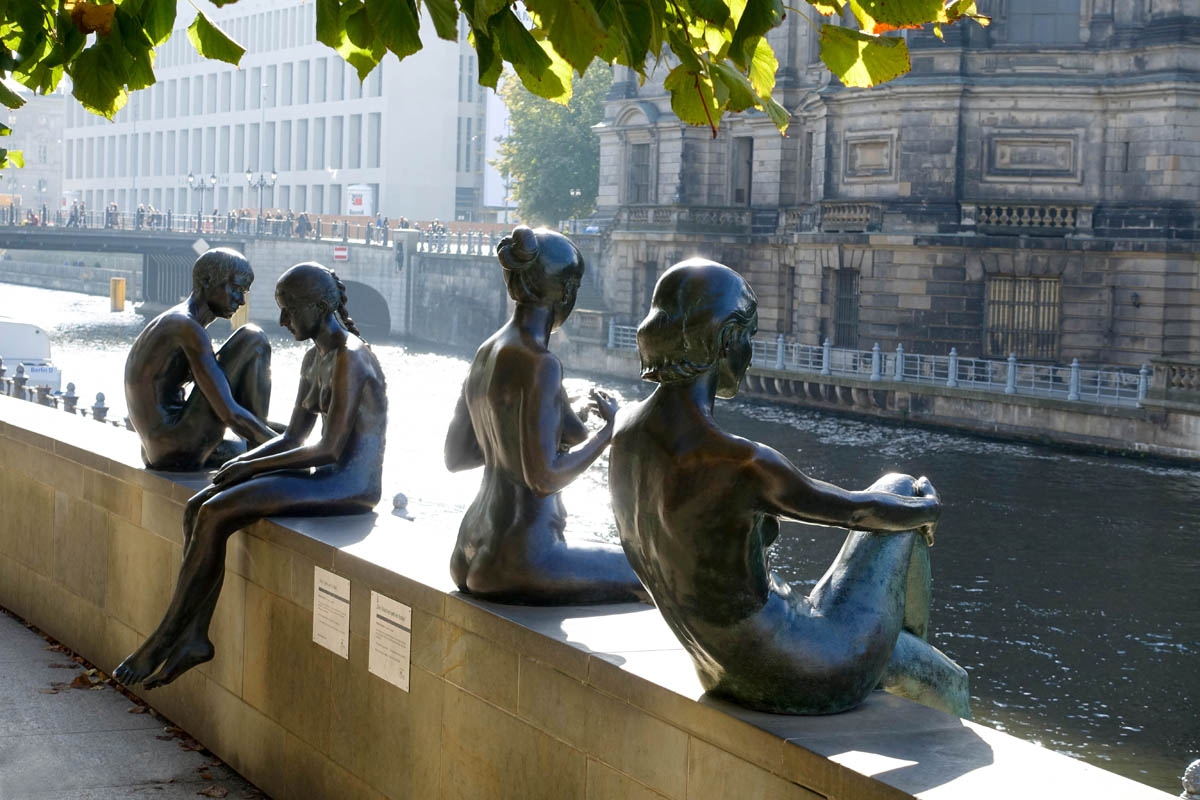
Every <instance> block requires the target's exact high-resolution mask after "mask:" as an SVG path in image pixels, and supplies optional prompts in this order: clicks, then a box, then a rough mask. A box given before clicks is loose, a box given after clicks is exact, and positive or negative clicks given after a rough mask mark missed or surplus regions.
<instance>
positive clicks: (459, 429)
mask: <svg viewBox="0 0 1200 800" xmlns="http://www.w3.org/2000/svg"><path fill="white" fill-rule="evenodd" d="M442 455H443V457H444V458H445V460H446V469H448V470H450V471H451V472H459V471H461V470H464V469H474V468H475V467H482V466H483V449H482V448H480V446H479V438H478V437H477V436H476V435H475V426H474V425H473V424H472V423H471V412H470V411H469V410H468V409H467V387H466V385H465V384H464V385H463V390H462V392H461V393H459V395H458V403H457V405H455V406H454V417H453V418H451V420H450V429H449V430H447V431H446V445H445V447H444V448H443V451H442Z"/></svg>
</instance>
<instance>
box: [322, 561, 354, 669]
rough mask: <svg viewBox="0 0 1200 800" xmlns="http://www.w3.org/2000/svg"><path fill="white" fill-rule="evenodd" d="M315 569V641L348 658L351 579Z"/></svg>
mask: <svg viewBox="0 0 1200 800" xmlns="http://www.w3.org/2000/svg"><path fill="white" fill-rule="evenodd" d="M313 569H314V572H313V641H314V642H316V643H317V644H319V645H321V646H322V647H324V648H325V649H327V650H332V651H333V652H335V653H337V654H338V655H339V656H341V657H342V658H349V657H350V579H349V578H343V577H342V576H341V575H334V574H333V573H332V572H328V571H326V570H323V569H321V568H320V567H314V568H313Z"/></svg>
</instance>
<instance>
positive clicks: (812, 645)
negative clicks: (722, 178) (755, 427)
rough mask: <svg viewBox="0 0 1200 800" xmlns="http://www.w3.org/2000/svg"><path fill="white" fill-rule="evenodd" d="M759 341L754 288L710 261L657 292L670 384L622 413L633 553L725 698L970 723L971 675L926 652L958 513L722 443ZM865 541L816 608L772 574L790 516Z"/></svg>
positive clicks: (819, 590) (617, 449) (665, 376)
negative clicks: (773, 550)
mask: <svg viewBox="0 0 1200 800" xmlns="http://www.w3.org/2000/svg"><path fill="white" fill-rule="evenodd" d="M757 327H758V314H757V299H756V297H755V295H754V292H753V290H752V289H751V288H750V285H749V284H748V283H747V282H746V281H745V280H744V279H743V278H742V277H741V276H740V275H739V274H738V273H736V272H735V271H733V270H731V269H729V268H728V267H725V266H722V265H720V264H716V263H714V262H711V261H706V260H703V259H693V260H690V261H685V262H683V263H681V264H677V265H675V266H674V267H672V268H671V269H669V270H667V271H666V272H665V273H663V275H662V277H661V278H659V280H658V283H657V285H656V286H655V287H654V295H653V300H652V305H651V308H650V312H649V314H648V315H647V316H646V319H645V320H644V321H643V322H642V324H641V326H640V327H639V328H638V333H637V337H638V351H639V353H640V355H641V360H642V367H643V373H642V376H643V378H645V379H646V380H648V381H652V382H654V383H656V384H658V385H657V386H656V387H655V389H654V391H653V392H652V393H651V395H650V396H649V397H648V398H647V399H646V400H643V401H642V402H640V403H635V404H633V405H631V406H629V407H627V408H625V409H622V410H621V412H620V413H619V414H618V416H617V426H616V432H615V434H614V437H613V445H612V452H611V455H610V470H609V485H610V488H611V491H612V500H613V512H614V514H615V516H616V520H617V530H618V532H619V533H620V537H621V544H622V546H623V547H624V548H625V552H626V554H627V555H628V557H629V560H630V562H631V563H632V564H633V568H634V570H635V571H636V572H637V574H638V576H639V577H640V578H641V580H642V582H643V583H644V584H645V586H646V589H647V590H648V591H649V593H650V596H651V598H652V599H653V600H654V602H655V604H656V605H657V606H658V608H659V610H660V611H661V612H662V614H663V617H664V618H665V619H666V621H667V624H668V625H669V626H670V628H671V630H672V631H673V632H674V633H675V635H676V636H677V637H678V638H679V640H680V642H681V643H682V644H683V646H684V647H685V648H686V649H687V651H688V653H689V654H690V655H691V657H692V662H693V664H694V666H695V668H696V672H697V674H698V675H699V677H700V682H701V684H702V685H703V686H704V688H705V689H706V690H708V691H709V692H712V693H713V694H714V695H718V696H722V697H726V698H729V699H731V700H733V701H735V702H737V703H740V704H742V705H745V706H748V707H750V708H754V709H757V710H761V711H768V712H773V713H787V714H829V713H834V712H838V711H845V710H847V709H850V708H853V707H854V706H855V705H857V704H858V703H860V702H862V700H863V699H864V698H866V696H867V695H868V694H869V693H870V692H871V691H872V690H874V689H875V688H876V687H879V686H881V687H882V688H885V689H887V690H888V691H891V692H894V693H896V694H899V695H902V696H905V697H909V698H911V699H914V700H917V701H919V702H922V703H925V704H926V705H930V706H933V707H935V708H939V709H942V710H945V711H949V712H951V713H954V714H958V715H959V716H963V717H969V716H970V707H969V705H968V693H967V675H966V672H965V671H963V669H962V668H961V667H959V666H958V665H957V664H955V663H954V662H953V661H951V660H950V659H949V658H947V657H946V656H945V655H944V654H942V653H941V652H940V651H939V650H937V649H936V648H935V647H933V646H932V645H930V644H929V643H928V642H927V641H926V639H925V637H926V634H927V628H928V622H929V602H930V574H929V545H930V544H932V541H933V532H934V528H935V526H936V524H937V520H938V515H939V513H940V510H941V505H940V502H939V500H938V496H937V493H936V492H935V491H934V488H933V485H932V484H931V483H930V482H929V481H928V480H927V479H926V478H912V477H909V476H907V475H895V474H893V475H886V476H884V477H883V478H881V479H880V480H878V481H876V483H875V484H874V485H873V486H871V487H870V488H868V489H866V490H865V491H848V490H845V489H842V488H839V487H837V486H834V485H832V484H829V483H825V482H823V481H819V480H816V479H814V478H811V477H809V476H808V475H806V474H804V473H803V472H801V471H800V470H799V469H797V468H796V466H795V465H793V464H792V463H791V462H790V461H789V460H788V459H787V458H785V457H784V456H783V455H782V454H780V453H778V452H776V451H775V450H773V449H771V448H770V447H768V446H766V445H764V444H759V443H757V442H752V441H748V440H746V439H743V438H741V437H738V436H734V435H732V434H729V433H726V432H724V431H722V430H721V429H720V428H719V427H718V426H717V424H716V421H715V420H714V419H713V407H714V403H715V400H716V398H718V397H722V398H731V397H733V396H734V395H735V394H736V393H737V390H738V387H739V385H740V383H741V381H742V378H743V377H744V376H745V373H746V370H747V369H748V368H749V366H750V361H751V354H752V348H751V339H752V338H753V336H754V334H755V332H756V330H757ZM780 517H783V518H786V519H791V520H796V521H799V522H806V523H812V524H818V525H830V526H837V527H843V528H850V529H852V530H851V532H850V533H849V535H848V536H847V538H846V541H845V543H844V545H843V546H842V549H841V552H840V553H839V554H838V556H837V558H836V559H835V560H834V562H833V564H832V566H830V568H829V570H828V572H826V574H825V576H824V577H823V578H822V579H821V580H820V581H819V582H818V583H817V585H816V587H815V588H814V589H813V590H812V591H811V592H809V593H807V594H805V593H803V592H801V591H800V590H798V589H796V588H794V587H792V586H791V585H789V584H787V583H785V582H784V581H782V580H780V579H779V578H778V577H777V576H776V575H775V574H774V573H772V572H771V570H770V566H769V564H768V560H767V548H768V547H769V546H770V545H771V543H772V542H774V541H775V539H776V537H778V536H779V518H780Z"/></svg>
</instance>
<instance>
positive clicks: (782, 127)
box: [765, 100, 792, 133]
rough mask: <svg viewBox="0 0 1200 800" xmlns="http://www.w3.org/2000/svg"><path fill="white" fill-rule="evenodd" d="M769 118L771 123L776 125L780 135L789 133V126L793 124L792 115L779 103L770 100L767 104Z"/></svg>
mask: <svg viewBox="0 0 1200 800" xmlns="http://www.w3.org/2000/svg"><path fill="white" fill-rule="evenodd" d="M765 110H766V112H767V116H768V117H770V118H771V122H774V123H775V127H776V128H778V129H779V132H780V133H787V129H788V125H790V124H791V122H792V115H791V114H789V113H788V110H787V109H786V108H784V107H783V106H781V105H780V104H779V103H777V102H776V101H775V100H768V101H767V103H766V109H765Z"/></svg>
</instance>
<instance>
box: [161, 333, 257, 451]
mask: <svg viewBox="0 0 1200 800" xmlns="http://www.w3.org/2000/svg"><path fill="white" fill-rule="evenodd" d="M179 339H180V345H181V348H182V350H183V353H184V355H185V357H186V358H187V360H188V367H189V368H190V369H191V371H192V380H193V381H195V383H196V390H197V391H199V392H200V393H201V394H203V395H204V397H205V399H207V400H208V404H209V405H210V406H211V407H212V410H213V412H214V413H215V414H216V415H217V418H218V419H220V420H221V422H222V423H223V424H224V425H225V426H226V427H227V428H229V429H230V430H231V431H233V432H234V433H236V434H237V435H238V436H241V437H242V438H243V439H245V440H246V441H248V442H252V443H254V444H262V443H263V442H267V441H270V440H271V439H274V438H275V431H273V430H271V429H270V428H268V427H267V424H266V423H265V422H263V421H262V420H261V419H259V418H258V417H256V416H254V415H253V414H251V413H250V412H249V411H247V410H246V409H245V408H243V407H242V406H241V405H240V404H239V403H238V402H237V401H236V400H234V399H233V392H232V391H230V389H229V380H228V379H227V378H226V377H225V373H224V372H222V371H221V365H220V364H218V363H217V357H216V355H214V354H213V349H212V342H211V340H209V338H208V334H206V333H204V329H203V328H200V327H199V325H198V324H196V323H191V324H189V325H186V326H180V328H179Z"/></svg>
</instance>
